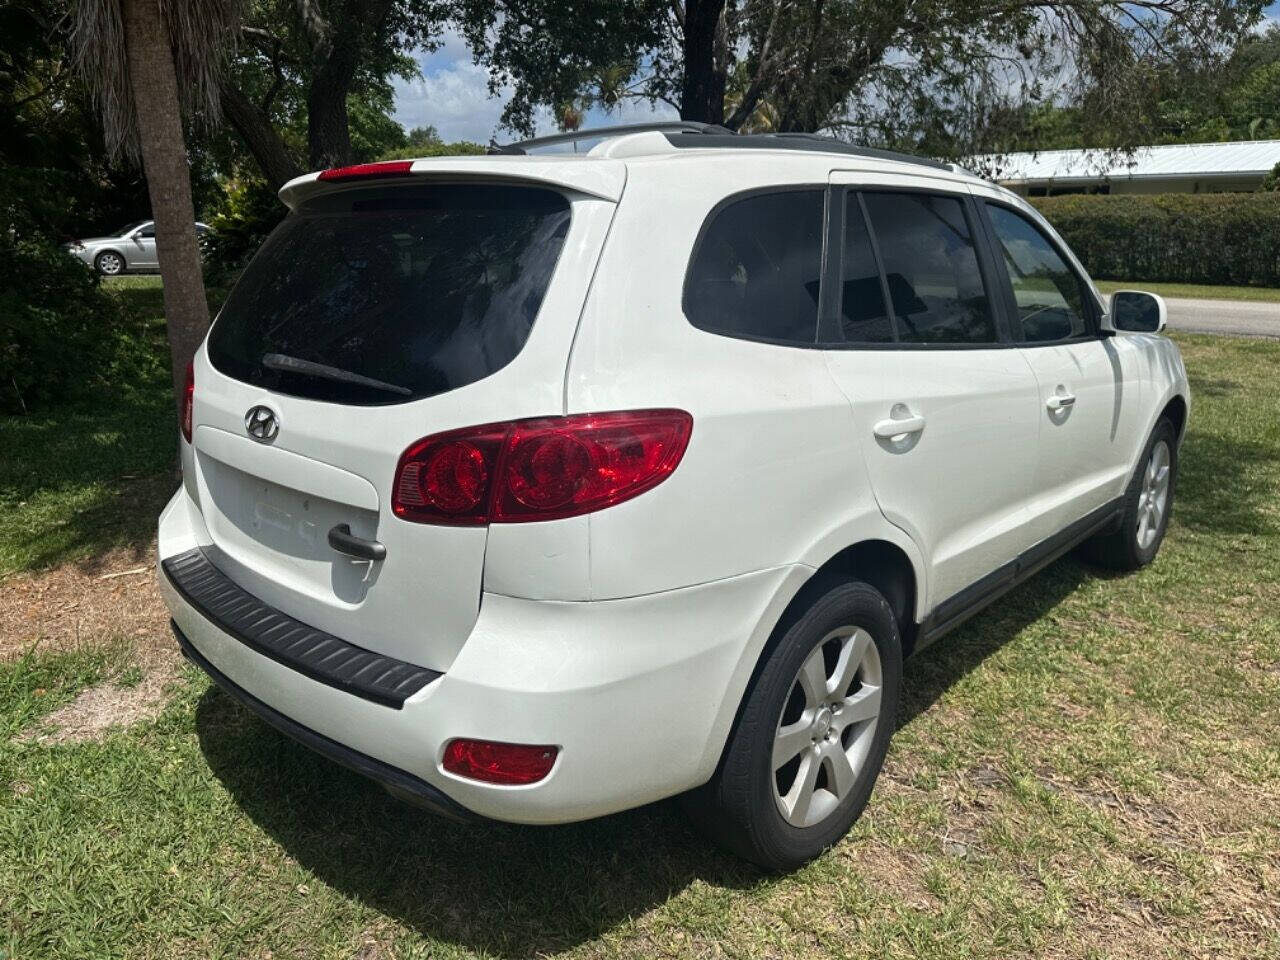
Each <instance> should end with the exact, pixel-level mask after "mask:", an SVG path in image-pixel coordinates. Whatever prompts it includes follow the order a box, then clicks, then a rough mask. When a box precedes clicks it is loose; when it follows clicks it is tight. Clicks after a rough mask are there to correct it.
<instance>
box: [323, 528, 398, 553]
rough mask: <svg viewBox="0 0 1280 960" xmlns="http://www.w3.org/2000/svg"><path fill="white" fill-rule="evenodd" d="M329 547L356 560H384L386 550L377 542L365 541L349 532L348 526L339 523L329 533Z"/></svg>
mask: <svg viewBox="0 0 1280 960" xmlns="http://www.w3.org/2000/svg"><path fill="white" fill-rule="evenodd" d="M329 546H331V547H333V549H335V550H337V551H338V552H339V553H345V554H346V555H347V556H348V557H355V558H356V559H357V560H385V559H387V548H386V547H384V546H383V545H382V544H380V543H379V542H378V541H377V540H366V539H365V538H364V537H357V536H356V535H355V534H353V533H352V532H351V527H350V526H349V525H348V524H345V523H340V524H338V525H337V526H336V527H334V528H333V529H332V530H330V531H329Z"/></svg>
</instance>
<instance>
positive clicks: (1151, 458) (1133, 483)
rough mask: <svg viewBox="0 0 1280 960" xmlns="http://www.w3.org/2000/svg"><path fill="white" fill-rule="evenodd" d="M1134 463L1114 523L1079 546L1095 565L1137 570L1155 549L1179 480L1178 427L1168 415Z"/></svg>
mask: <svg viewBox="0 0 1280 960" xmlns="http://www.w3.org/2000/svg"><path fill="white" fill-rule="evenodd" d="M1139 463H1140V466H1139V467H1138V470H1137V472H1136V473H1135V474H1134V475H1133V477H1132V478H1131V479H1130V481H1129V486H1128V487H1127V488H1125V492H1124V513H1123V515H1122V516H1121V518H1120V526H1119V528H1118V529H1116V530H1114V531H1112V532H1110V533H1105V534H1099V535H1098V536H1096V537H1094V538H1093V539H1092V540H1089V541H1088V542H1086V543H1085V545H1084V551H1085V556H1086V557H1087V558H1088V559H1090V560H1092V561H1093V562H1094V563H1096V564H1098V565H1099V566H1103V567H1108V568H1110V569H1112V570H1138V569H1140V568H1142V567H1145V566H1146V565H1147V564H1149V563H1150V562H1151V561H1152V560H1154V559H1155V558H1156V554H1157V553H1159V552H1160V544H1161V543H1163V542H1164V535H1165V531H1166V530H1168V528H1169V516H1170V514H1172V513H1173V493H1174V487H1175V486H1176V481H1177V479H1178V431H1177V429H1176V428H1175V427H1174V425H1173V422H1172V421H1171V420H1169V418H1168V417H1162V418H1161V419H1160V422H1159V423H1157V424H1156V428H1155V429H1154V430H1153V431H1151V437H1150V439H1148V440H1147V446H1146V449H1145V450H1143V451H1142V459H1141V460H1140V461H1139Z"/></svg>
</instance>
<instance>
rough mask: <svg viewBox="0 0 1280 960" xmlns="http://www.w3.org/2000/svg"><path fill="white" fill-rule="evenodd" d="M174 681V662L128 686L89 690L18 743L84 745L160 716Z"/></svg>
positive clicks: (112, 683) (24, 733)
mask: <svg viewBox="0 0 1280 960" xmlns="http://www.w3.org/2000/svg"><path fill="white" fill-rule="evenodd" d="M176 678H177V663H176V661H173V660H170V661H168V662H166V663H163V664H156V665H152V667H151V669H150V670H148V672H146V673H145V674H143V676H142V679H141V680H139V681H138V682H137V683H135V684H132V685H123V684H120V683H116V682H115V681H109V682H107V683H103V684H99V685H98V686H96V687H90V688H89V689H88V690H85V691H84V692H83V693H81V694H80V695H79V696H78V697H76V698H75V699H74V700H72V701H71V702H70V703H68V704H66V705H65V706H62V707H59V708H58V709H57V710H55V711H53V712H52V713H50V714H48V715H47V716H45V717H42V718H41V719H40V721H39V722H38V723H36V724H35V725H33V726H31V727H29V728H27V729H26V730H24V731H22V733H20V734H18V736H17V738H16V739H17V740H18V741H19V742H20V743H42V744H46V745H54V744H60V743H84V742H86V741H89V740H101V739H102V738H103V737H105V736H106V735H107V733H108V732H109V731H110V730H111V729H112V728H115V727H131V726H133V725H134V724H135V723H141V722H142V721H143V720H150V719H152V718H153V717H157V716H159V715H160V711H162V710H163V709H164V706H165V704H166V703H167V702H168V699H169V697H168V691H169V687H170V686H171V685H172V684H173V681H174V680H175V679H176Z"/></svg>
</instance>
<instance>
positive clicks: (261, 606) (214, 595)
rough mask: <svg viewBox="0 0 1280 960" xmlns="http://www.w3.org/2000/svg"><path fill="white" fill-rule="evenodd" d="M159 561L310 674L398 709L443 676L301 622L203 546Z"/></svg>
mask: <svg viewBox="0 0 1280 960" xmlns="http://www.w3.org/2000/svg"><path fill="white" fill-rule="evenodd" d="M161 566H162V567H163V568H164V572H165V574H166V575H167V576H168V578H169V580H170V582H171V583H172V584H173V585H174V587H175V588H176V589H177V590H178V592H179V593H181V594H182V596H183V597H185V598H186V599H187V602H188V603H190V604H191V605H192V606H193V607H195V608H196V609H197V610H199V611H200V612H201V613H202V614H203V615H204V616H205V617H206V618H207V619H208V620H210V621H211V622H212V623H213V624H214V625H215V626H217V627H218V629H220V630H222V631H223V632H224V633H228V634H230V635H231V636H233V637H235V638H236V639H237V640H239V641H240V642H241V643H243V644H244V645H245V646H247V647H250V648H252V649H253V650H256V651H257V652H258V653H260V654H262V655H263V656H265V657H270V658H271V659H272V660H274V661H276V662H277V663H282V664H284V665H285V666H286V667H289V668H290V669H293V670H297V671H298V672H299V673H301V674H303V675H304V676H307V677H310V678H311V679H312V680H317V681H319V682H320V683H324V684H327V685H329V686H331V687H336V688H337V689H339V690H343V691H346V692H347V693H350V694H354V695H355V696H357V697H363V698H364V699H365V700H371V701H373V702H374V703H380V704H383V705H384V706H388V707H395V708H396V709H397V710H398V709H400V708H401V707H402V706H404V702H405V700H407V699H408V698H409V697H411V696H413V695H414V694H415V693H417V692H418V691H419V690H421V689H422V688H423V687H425V686H426V685H427V684H429V683H430V682H431V681H433V680H435V679H437V678H439V677H440V676H442V674H441V673H439V672H437V671H435V670H428V669H427V668H426V667H418V666H414V665H413V664H411V663H405V662H404V661H403V660H397V659H395V658H394V657H388V656H384V655H383V654H380V653H374V652H373V651H372V650H365V649H364V648H363V647H357V646H356V645H355V644H353V643H347V641H345V640H339V639H338V638H337V637H335V636H333V635H332V634H328V633H325V632H324V631H323V630H317V629H315V628H314V627H309V626H307V625H306V624H305V623H299V622H298V621H297V620H295V619H293V618H292V617H290V616H288V615H287V614H283V613H281V612H280V611H279V610H276V609H275V608H274V607H269V606H267V605H266V604H265V603H263V602H262V601H261V600H259V599H258V598H257V597H255V596H253V595H252V594H251V593H249V592H248V591H247V590H244V589H242V588H241V587H239V586H237V585H236V584H235V583H233V582H232V581H231V579H230V578H229V577H228V576H227V575H226V574H225V573H223V572H222V571H221V570H219V569H218V568H217V567H215V566H214V565H213V564H212V563H211V562H210V561H209V558H208V557H207V556H206V555H205V553H204V551H203V550H201V549H200V548H199V547H197V548H196V549H194V550H188V551H187V552H186V553H180V554H178V555H177V556H173V557H169V558H168V559H167V560H165V561H163V562H162V563H161Z"/></svg>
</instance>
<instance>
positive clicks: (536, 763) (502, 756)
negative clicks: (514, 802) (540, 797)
mask: <svg viewBox="0 0 1280 960" xmlns="http://www.w3.org/2000/svg"><path fill="white" fill-rule="evenodd" d="M557 752H558V751H557V748H556V747H536V746H525V745H522V744H517V743H490V742H489V741H488V740H451V741H449V745H448V746H446V747H445V748H444V768H445V770H447V771H449V773H456V774H457V775H458V776H460V777H466V778H467V779H468V780H483V781H484V782H485V783H501V784H506V785H508V786H514V785H519V784H522V783H537V782H538V781H539V780H541V779H542V778H543V777H545V776H546V775H547V774H548V773H550V772H551V768H552V767H554V766H555V763H556V753H557Z"/></svg>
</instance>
